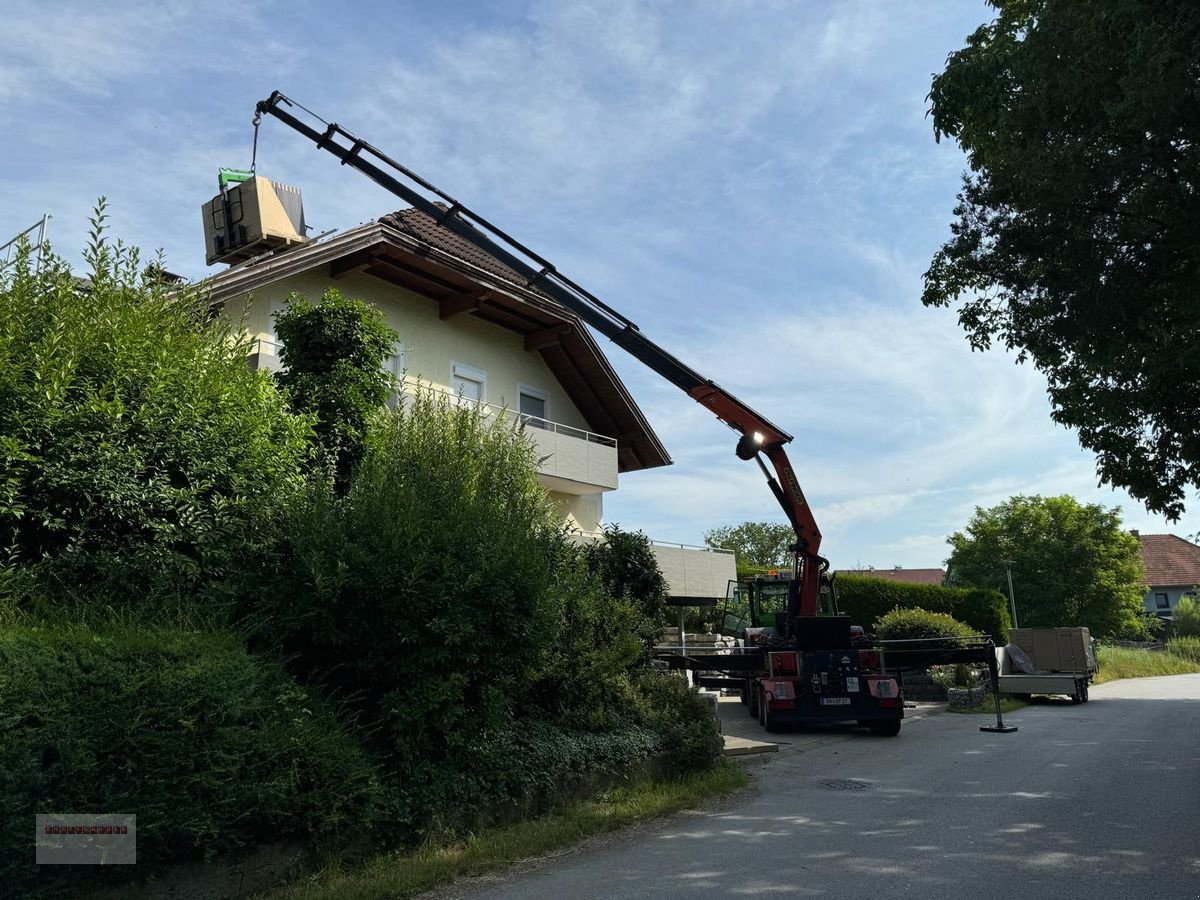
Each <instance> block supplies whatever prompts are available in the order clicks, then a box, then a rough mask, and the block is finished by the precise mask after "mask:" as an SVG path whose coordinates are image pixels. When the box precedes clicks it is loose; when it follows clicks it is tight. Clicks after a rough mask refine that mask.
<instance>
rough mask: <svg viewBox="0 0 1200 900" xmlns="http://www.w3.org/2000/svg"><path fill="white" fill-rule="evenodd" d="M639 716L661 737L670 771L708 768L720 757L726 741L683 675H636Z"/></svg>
mask: <svg viewBox="0 0 1200 900" xmlns="http://www.w3.org/2000/svg"><path fill="white" fill-rule="evenodd" d="M637 686H638V689H639V691H640V692H641V694H642V701H641V715H640V718H641V720H642V721H643V722H645V723H646V724H647V725H648V726H649V727H650V728H652V729H653V730H654V731H655V732H656V733H657V734H658V735H659V737H660V739H661V744H660V748H659V749H660V750H661V751H662V752H663V753H665V754H666V756H667V760H668V762H669V763H670V765H671V767H672V771H674V772H676V773H679V772H691V771H695V770H699V769H709V768H712V767H713V766H714V765H716V764H717V762H718V761H719V760H720V758H721V753H722V750H723V749H724V746H725V742H724V740H723V739H722V737H721V733H720V731H719V730H718V729H717V724H716V721H715V719H714V718H713V714H712V712H711V710H710V708H709V705H708V703H707V701H705V700H704V698H703V697H701V696H700V694H699V693H697V692H696V691H695V690H694V689H692V688H690V687H688V685H687V682H686V681H685V680H684V679H683V678H679V677H676V676H673V675H671V676H668V675H661V674H659V673H657V672H646V673H644V674H643V675H641V677H640V678H639V679H638V682H637Z"/></svg>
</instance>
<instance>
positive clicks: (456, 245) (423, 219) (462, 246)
mask: <svg viewBox="0 0 1200 900" xmlns="http://www.w3.org/2000/svg"><path fill="white" fill-rule="evenodd" d="M437 205H438V206H439V207H442V208H447V207H446V204H444V203H438V204H437ZM379 221H380V223H381V224H383V225H390V226H391V227H393V228H396V229H399V230H400V231H403V232H406V233H407V234H411V235H412V236H413V237H415V238H417V239H418V240H421V241H424V242H425V243H427V244H429V245H430V246H431V247H437V248H438V249H439V250H442V251H444V252H446V253H449V254H451V255H452V256H457V257H458V258H459V259H461V260H463V261H464V262H469V263H470V264H471V265H473V266H477V267H478V268H480V269H483V270H484V271H485V272H490V273H491V274H493V275H495V276H497V277H499V278H503V279H504V280H505V281H511V282H512V283H513V284H515V285H518V286H520V287H526V286H527V285H526V284H525V279H524V278H522V277H521V276H520V275H519V274H517V273H516V272H514V271H513V270H512V269H510V268H509V267H508V266H506V265H504V263H502V262H500V260H498V259H496V257H494V256H492V255H491V254H490V253H485V252H484V251H483V250H480V249H479V248H478V247H476V246H475V245H474V244H472V243H471V242H470V241H468V240H464V239H463V238H461V237H459V236H458V235H457V234H455V233H454V232H453V231H450V230H449V229H448V228H442V227H441V226H440V225H438V223H437V222H435V221H434V220H433V219H431V218H430V217H429V216H427V215H426V214H425V213H423V212H421V210H419V209H413V208H411V207H410V208H409V209H401V210H397V211H396V212H394V213H388V214H387V215H386V216H383V217H382V218H381V219H380V220H379ZM537 293H539V294H540V293H542V292H541V291H537ZM543 296H544V295H543Z"/></svg>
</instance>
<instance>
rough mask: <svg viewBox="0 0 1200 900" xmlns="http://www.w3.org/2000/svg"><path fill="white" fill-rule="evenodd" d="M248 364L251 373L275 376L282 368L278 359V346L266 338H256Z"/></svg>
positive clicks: (281, 363)
mask: <svg viewBox="0 0 1200 900" xmlns="http://www.w3.org/2000/svg"><path fill="white" fill-rule="evenodd" d="M249 362H250V368H251V370H252V371H255V372H269V373H271V374H272V375H273V374H275V373H276V372H278V371H279V370H280V369H281V368H282V367H283V362H282V361H281V360H280V358H279V344H278V343H276V342H275V341H271V340H268V339H266V338H257V339H256V340H255V341H254V344H253V346H252V348H251V352H250V359H249Z"/></svg>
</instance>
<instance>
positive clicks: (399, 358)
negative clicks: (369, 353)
mask: <svg viewBox="0 0 1200 900" xmlns="http://www.w3.org/2000/svg"><path fill="white" fill-rule="evenodd" d="M389 360H390V361H391V362H390V364H389ZM406 365H407V362H406V360H405V357H404V341H396V343H395V344H394V345H393V346H392V352H391V353H389V354H387V355H386V356H385V357H384V358H383V371H385V372H387V373H388V374H389V375H391V376H392V378H394V379H395V382H394V384H393V387H392V393H391V394H390V395H389V396H388V399H387V406H388V409H395V408H396V407H397V406H399V405H400V394H401V393H402V392H403V391H404V383H403V381H402V380H401V379H403V378H404V369H405V367H406Z"/></svg>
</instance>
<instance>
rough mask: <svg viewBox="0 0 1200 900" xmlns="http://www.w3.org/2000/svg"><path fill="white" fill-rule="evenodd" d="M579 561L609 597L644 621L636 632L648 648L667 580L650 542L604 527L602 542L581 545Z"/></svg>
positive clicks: (659, 617)
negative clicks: (626, 603) (630, 605)
mask: <svg viewBox="0 0 1200 900" xmlns="http://www.w3.org/2000/svg"><path fill="white" fill-rule="evenodd" d="M583 558H584V560H585V562H586V563H587V567H588V571H589V572H591V573H592V574H593V575H595V576H597V577H599V579H600V581H601V583H602V584H603V585H604V589H605V591H606V592H607V593H608V595H609V596H610V597H614V598H624V599H627V600H629V601H631V602H632V603H633V604H634V606H635V607H636V608H637V611H638V613H639V615H640V616H641V617H642V618H643V619H644V623H643V624H642V625H641V626H640V627H639V631H640V633H641V636H642V638H643V640H644V641H645V643H646V645H647V647H649V646H650V644H651V643H652V642H653V640H654V639H655V637H656V636H657V634H658V631H659V627H660V624H661V622H662V621H663V619H664V617H665V616H666V614H667V605H666V601H667V596H668V587H667V580H666V578H664V577H663V574H662V570H661V569H660V568H659V567H658V557H656V556H655V555H654V550H653V549H652V548H651V546H650V539H649V538H648V537H646V535H644V534H643V533H642V532H640V531H634V532H630V531H622V530H621V526H619V525H606V526H605V528H604V540H602V541H594V542H592V543H589V544H585V545H584V548H583Z"/></svg>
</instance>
